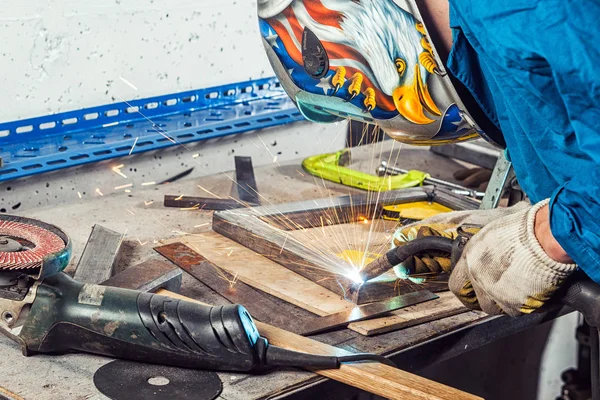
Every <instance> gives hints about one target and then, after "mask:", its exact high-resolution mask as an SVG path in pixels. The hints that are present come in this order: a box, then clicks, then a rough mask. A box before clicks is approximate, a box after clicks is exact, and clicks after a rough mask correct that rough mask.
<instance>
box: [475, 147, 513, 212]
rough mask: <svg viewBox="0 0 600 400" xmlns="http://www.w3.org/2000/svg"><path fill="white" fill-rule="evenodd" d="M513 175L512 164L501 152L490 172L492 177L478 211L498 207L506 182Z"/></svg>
mask: <svg viewBox="0 0 600 400" xmlns="http://www.w3.org/2000/svg"><path fill="white" fill-rule="evenodd" d="M514 175H515V172H514V170H513V167H512V163H511V162H510V161H508V160H507V159H506V156H505V155H504V152H501V153H500V155H499V156H498V161H496V166H495V167H494V171H493V172H492V177H491V178H490V182H489V184H488V187H487V190H486V191H485V196H483V200H482V201H481V206H479V209H480V210H490V209H492V208H496V207H498V203H499V202H500V199H501V198H502V192H504V188H505V187H506V184H507V182H509V181H510V180H511V179H512V178H513V177H514Z"/></svg>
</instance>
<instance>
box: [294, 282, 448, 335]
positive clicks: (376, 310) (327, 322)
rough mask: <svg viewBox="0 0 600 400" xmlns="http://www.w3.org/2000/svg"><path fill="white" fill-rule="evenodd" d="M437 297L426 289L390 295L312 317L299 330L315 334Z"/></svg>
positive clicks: (303, 333)
mask: <svg viewBox="0 0 600 400" xmlns="http://www.w3.org/2000/svg"><path fill="white" fill-rule="evenodd" d="M435 299H439V296H437V295H435V294H433V293H431V292H430V291H428V290H420V291H418V292H412V293H407V294H404V295H402V296H397V297H392V298H391V299H389V300H386V301H382V302H377V303H371V304H365V305H364V306H357V307H354V308H353V309H351V310H348V311H342V312H339V313H336V314H331V315H326V316H324V317H318V318H314V319H312V320H310V321H307V323H306V324H305V325H304V327H303V329H302V330H301V331H300V332H296V333H298V334H300V335H303V336H308V335H315V334H317V333H321V332H326V331H330V330H333V329H335V328H339V327H346V326H347V325H348V324H349V323H351V322H358V321H364V320H365V319H370V318H377V317H380V316H382V315H384V314H388V313H390V312H392V311H395V310H398V309H401V308H405V307H409V306H414V305H415V304H419V303H423V302H426V301H430V300H435Z"/></svg>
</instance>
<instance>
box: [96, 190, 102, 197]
mask: <svg viewBox="0 0 600 400" xmlns="http://www.w3.org/2000/svg"><path fill="white" fill-rule="evenodd" d="M96 193H98V195H99V196H104V193H102V192H101V191H100V188H96Z"/></svg>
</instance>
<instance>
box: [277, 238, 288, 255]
mask: <svg viewBox="0 0 600 400" xmlns="http://www.w3.org/2000/svg"><path fill="white" fill-rule="evenodd" d="M288 237H289V235H286V236H285V239H284V240H283V244H282V245H281V250H279V254H281V253H283V249H284V248H285V244H286V243H287V240H288Z"/></svg>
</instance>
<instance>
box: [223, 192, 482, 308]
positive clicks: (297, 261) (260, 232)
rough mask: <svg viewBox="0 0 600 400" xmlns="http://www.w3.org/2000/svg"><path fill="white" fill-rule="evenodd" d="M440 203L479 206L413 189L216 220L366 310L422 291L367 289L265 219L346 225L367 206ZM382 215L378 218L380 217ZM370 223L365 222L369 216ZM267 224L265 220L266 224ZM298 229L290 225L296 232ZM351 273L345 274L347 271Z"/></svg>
mask: <svg viewBox="0 0 600 400" xmlns="http://www.w3.org/2000/svg"><path fill="white" fill-rule="evenodd" d="M433 198H434V199H435V201H436V202H438V203H440V204H442V205H445V206H447V207H450V208H452V209H461V208H475V206H476V203H475V202H472V201H470V200H468V199H464V198H458V197H456V196H453V195H451V194H449V193H448V192H446V191H443V190H436V191H435V192H433V191H432V189H431V188H413V189H405V190H398V191H393V192H386V193H384V194H382V195H381V196H380V197H379V196H374V195H372V194H370V195H363V194H361V195H352V196H344V197H340V198H335V199H321V200H315V201H305V202H298V203H290V204H283V205H277V206H264V207H255V208H249V209H244V210H231V211H222V212H217V213H215V214H214V216H213V230H214V231H216V232H218V233H221V234H222V235H224V236H227V237H229V238H231V239H233V240H235V241H236V242H238V243H241V244H243V245H244V246H246V247H248V248H250V249H252V250H254V251H256V252H257V253H259V254H262V255H263V256H265V257H267V258H269V259H271V260H273V261H276V262H277V263H279V264H281V265H283V266H284V267H286V268H288V269H290V270H292V271H294V272H296V273H298V274H299V275H302V276H304V277H306V278H308V279H310V280H312V281H313V282H317V283H319V284H320V285H321V286H323V287H325V288H327V289H329V290H331V291H333V292H335V293H339V294H340V295H341V296H343V297H345V298H348V299H350V300H352V301H353V302H354V303H356V304H364V303H368V302H372V301H379V300H383V299H387V298H390V297H394V296H397V295H402V294H405V293H409V292H412V291H415V290H417V289H418V288H417V287H416V285H414V284H412V283H411V282H409V281H407V280H397V279H395V277H394V276H393V274H389V275H387V276H386V277H383V278H382V279H375V280H371V281H369V282H366V283H364V284H362V285H358V284H356V281H355V280H354V279H352V278H351V273H352V272H353V268H352V266H351V265H349V264H347V263H344V262H343V261H341V260H340V259H339V258H337V256H336V255H335V254H330V253H327V252H323V251H319V250H318V249H314V248H307V246H306V244H305V243H303V242H301V241H298V240H290V238H292V239H293V237H292V235H290V234H289V233H288V232H285V231H283V230H281V229H278V228H277V227H276V226H272V225H270V224H269V223H268V221H265V220H263V219H264V218H265V217H274V216H276V217H277V218H279V219H285V216H286V215H287V214H290V213H291V214H294V213H298V212H307V211H315V212H318V213H322V212H324V210H325V211H326V212H328V213H329V220H331V221H332V224H333V223H340V221H341V222H343V221H345V220H348V218H344V217H343V215H344V214H348V213H349V214H351V215H353V214H354V213H355V212H356V209H357V208H358V209H359V210H360V209H361V207H363V206H366V205H376V206H377V207H383V206H384V205H389V204H398V203H403V202H414V201H424V200H431V199H433ZM375 214H377V213H375ZM363 217H364V216H363ZM261 218H263V219H261ZM293 227H294V223H293V222H291V223H290V228H293ZM344 267H345V268H344ZM419 288H422V289H426V290H430V291H434V292H437V291H442V290H447V276H446V275H445V274H441V275H439V276H437V277H433V278H428V279H427V281H426V282H425V283H423V284H421V285H419Z"/></svg>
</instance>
